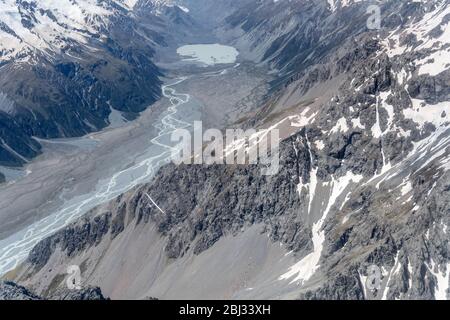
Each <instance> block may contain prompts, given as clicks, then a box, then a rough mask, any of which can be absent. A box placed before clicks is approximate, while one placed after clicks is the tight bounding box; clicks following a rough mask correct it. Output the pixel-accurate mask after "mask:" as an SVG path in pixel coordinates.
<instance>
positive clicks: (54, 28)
mask: <svg viewBox="0 0 450 320" xmlns="http://www.w3.org/2000/svg"><path fill="white" fill-rule="evenodd" d="M140 10H142V11H143V13H142V14H140V13H139V12H140ZM152 10H153V8H152V7H151V3H150V4H148V6H145V4H141V5H140V6H139V7H138V8H137V9H136V10H134V9H133V8H132V7H131V6H130V2H129V1H121V0H111V1H101V2H97V1H91V0H84V1H77V2H73V1H69V0H62V1H57V2H55V1H12V0H4V1H1V2H0V39H2V41H1V42H0V87H1V89H0V137H1V141H0V164H1V165H7V166H20V165H22V164H24V163H25V162H27V161H28V160H30V159H32V158H33V157H34V156H36V155H37V154H39V153H40V145H39V144H38V143H37V142H36V141H35V140H34V139H33V138H32V137H39V138H60V137H75V136H82V135H85V134H87V133H89V132H93V131H97V130H99V129H102V128H105V127H106V126H108V125H109V120H108V116H109V115H110V113H111V110H112V109H115V110H118V111H120V112H122V113H123V114H124V116H125V117H126V118H128V119H132V118H134V117H136V115H137V114H138V113H139V112H141V111H143V110H144V109H145V108H147V107H148V106H149V105H151V104H152V103H153V102H154V101H155V100H156V99H158V98H159V97H160V95H161V91H160V84H161V82H160V80H159V79H158V76H160V75H161V73H160V71H159V70H158V69H157V68H156V66H155V65H154V64H153V62H152V57H153V55H154V48H155V46H163V45H165V44H164V34H158V33H157V32H155V31H154V30H153V29H154V28H155V26H158V24H163V23H164V20H163V19H162V18H161V17H158V16H157V15H155V14H154V13H153V11H152ZM66 13H68V15H66ZM141 19H146V20H148V22H147V23H146V24H142V23H139V21H140V20H141Z"/></svg>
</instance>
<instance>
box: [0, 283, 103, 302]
mask: <svg viewBox="0 0 450 320" xmlns="http://www.w3.org/2000/svg"><path fill="white" fill-rule="evenodd" d="M0 300H77V301H79V300H109V299H108V298H105V297H104V296H103V294H102V291H101V290H100V289H99V288H85V289H81V290H69V289H66V290H59V291H58V292H57V293H56V294H54V295H52V296H51V297H46V298H43V297H40V296H38V295H36V294H34V293H33V292H31V291H29V290H28V289H27V288H25V287H22V286H19V285H17V284H16V283H14V282H11V281H3V282H0Z"/></svg>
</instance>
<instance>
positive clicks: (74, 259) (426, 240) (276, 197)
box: [0, 0, 450, 299]
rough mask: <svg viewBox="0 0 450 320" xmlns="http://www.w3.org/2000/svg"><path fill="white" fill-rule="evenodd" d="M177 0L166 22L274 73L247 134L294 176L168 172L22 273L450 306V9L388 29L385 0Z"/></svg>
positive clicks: (245, 123)
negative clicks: (264, 142)
mask: <svg viewBox="0 0 450 320" xmlns="http://www.w3.org/2000/svg"><path fill="white" fill-rule="evenodd" d="M200 2H201V5H199V3H200ZM177 3H179V4H180V6H182V7H180V8H184V10H183V9H177V10H176V11H171V14H170V15H164V21H165V22H164V23H168V22H167V21H177V22H178V23H182V24H183V25H184V26H189V27H186V28H200V27H199V25H202V23H203V27H205V26H208V27H211V28H214V31H215V34H216V37H217V38H218V39H223V41H224V42H227V43H228V44H231V45H233V46H235V47H236V48H238V49H239V50H240V52H241V58H242V59H248V60H253V61H256V62H258V63H261V64H262V65H265V66H269V67H271V68H272V75H273V78H274V81H272V82H271V90H270V92H269V93H268V94H267V95H266V97H265V100H264V101H265V102H264V103H263V104H262V105H261V106H260V107H258V108H256V109H252V110H250V111H248V110H247V109H245V108H242V119H241V120H240V121H239V125H240V126H242V127H243V128H255V127H256V128H268V127H273V128H278V129H280V130H281V131H282V132H283V134H282V142H281V147H280V170H279V171H278V173H277V174H275V175H273V176H262V175H261V174H260V172H261V168H260V166H259V165H254V166H228V165H220V164H217V165H211V166H206V165H197V166H190V165H181V166H175V165H173V164H170V165H167V166H164V167H163V168H162V169H161V170H159V172H158V174H157V175H156V176H155V178H154V179H153V181H152V182H151V183H148V184H145V185H142V186H139V187H136V188H135V189H133V190H131V191H129V192H127V193H125V194H123V195H122V196H120V197H118V198H117V199H115V200H114V201H112V202H109V203H106V204H104V205H101V206H99V207H98V208H96V209H94V210H92V211H91V212H89V213H88V214H87V215H86V216H85V217H84V218H83V219H81V220H80V221H78V222H76V223H74V224H72V225H70V226H68V227H66V228H64V229H63V230H60V231H58V232H57V233H55V234H54V235H52V236H50V237H48V238H46V239H44V240H42V241H41V242H40V243H39V244H38V245H37V246H36V247H35V248H34V249H33V250H32V252H31V254H30V255H29V257H28V259H27V261H26V262H25V263H24V264H23V265H21V266H20V267H19V268H17V270H14V272H13V273H12V275H9V277H12V278H13V280H15V281H17V282H18V283H21V284H23V285H25V286H27V287H30V288H33V290H35V292H37V293H38V294H39V295H43V296H49V297H50V296H51V295H52V292H53V291H55V290H58V289H61V288H63V287H64V281H63V278H64V277H62V275H64V273H65V270H66V267H67V266H68V265H79V266H80V267H81V270H82V273H83V276H84V277H85V279H89V281H88V283H87V285H89V286H99V287H100V288H101V289H102V291H103V292H105V294H106V295H108V296H111V297H112V298H134V299H142V298H145V297H149V296H152V297H157V298H165V299H167V298H184V299H192V298H203V299H204V298H243V299H245V298H250V299H251V298H268V299H279V298H289V299H291V298H302V299H448V297H449V296H448V294H449V281H450V243H449V236H448V231H447V228H448V225H449V219H450V194H449V192H450V176H449V169H450V166H449V161H450V158H449V154H450V152H449V151H450V138H449V137H450V119H449V113H450V104H449V103H450V102H449V101H450V70H449V69H450V56H449V41H450V40H449V39H450V37H449V34H450V33H449V32H450V24H449V22H450V19H449V17H450V5H449V4H448V2H447V1H438V0H436V1H426V2H409V1H397V0H395V1H385V2H383V3H382V4H379V7H377V8H378V9H379V10H380V11H379V12H380V16H379V19H380V20H379V21H380V25H379V27H380V28H375V29H373V28H368V19H370V16H371V14H373V12H372V11H370V10H369V12H368V8H369V6H370V5H372V4H376V3H378V2H371V1H356V0H355V1H325V0H323V1H322V0H311V1H306V0H297V1H283V0H280V1H272V0H270V1H269V0H266V1H253V0H248V1H242V2H239V3H236V2H233V1H225V0H224V1H219V2H218V3H217V1H209V0H204V1H199V2H195V1H194V0H192V1H188V0H186V1H179V2H177ZM144 4H145V3H144V2H141V3H140V5H142V6H144ZM164 8H166V9H164ZM186 9H187V10H186ZM161 10H168V9H167V7H164V6H162V5H161V4H160V3H153V6H152V10H150V11H145V13H144V12H141V15H144V14H151V15H152V14H154V13H153V12H162V11H161ZM214 14H216V15H217V19H212V18H211V15H214ZM157 16H158V15H157ZM141 17H142V16H141ZM158 17H160V16H158ZM167 17H170V19H169V20H167V19H168V18H167ZM203 18H204V20H202V19H203ZM202 21H203V22H202ZM169 23H170V22H169ZM117 28H119V29H120V28H121V27H120V25H119V26H117ZM137 28H138V27H137ZM186 28H185V29H186ZM117 33H118V34H120V32H119V31H117ZM174 38H175V37H172V38H170V39H171V40H170V39H169V38H167V39H169V40H166V41H167V42H169V41H175V40H174ZM113 39H114V38H113ZM160 40H161V39H160ZM155 41H156V40H155ZM161 41H162V40H161ZM119 43H120V42H119ZM162 43H163V42H161V43H159V44H161V45H164V44H162ZM140 45H141V46H143V45H142V44H140ZM138 48H140V47H139V46H138ZM141 49H142V50H144V49H143V48H141ZM130 50H131V51H130V52H132V53H133V57H134V55H135V52H139V49H137V51H135V49H130ZM119 51H120V50H119ZM83 53H84V51H83ZM80 54H81V53H80ZM114 61H116V60H114ZM117 61H122V60H121V59H118V60H117ZM142 65H143V67H144V69H145V67H146V66H147V67H148V68H150V65H151V63H150V62H149V64H146V63H143V64H142ZM57 68H59V69H60V70H61V71H59V72H60V73H61V72H62V73H66V74H67V77H71V76H72V75H73V74H77V71H74V70H77V67H76V66H72V65H65V64H63V65H60V66H59V67H57ZM99 68H100V70H103V69H102V68H117V64H116V63H114V64H112V65H111V64H110V62H108V63H107V64H106V65H105V66H103V67H99ZM1 70H3V68H2V69H0V71H1ZM149 70H150V69H149ZM149 72H150V71H149ZM108 74H109V72H108ZM75 78H76V79H78V77H77V76H75ZM38 83H40V82H38ZM124 83H128V81H124ZM120 98H123V95H122V94H119V93H118V98H117V99H120ZM109 100H111V99H108V101H109ZM0 101H3V104H4V105H5V106H6V107H4V109H5V110H6V109H7V110H10V109H11V105H12V104H11V102H10V101H12V100H11V98H10V96H9V95H8V94H4V95H3V96H1V95H0ZM112 101H114V100H112ZM119 110H121V109H119ZM237 110H239V109H237ZM122 111H126V112H129V113H134V112H136V111H138V110H129V109H126V110H122ZM99 112H100V111H99ZM16 122H17V126H19V127H20V126H21V125H22V122H19V121H16ZM16 122H14V125H16ZM92 122H94V121H92ZM100 127H101V126H100ZM76 128H78V127H76ZM32 135H35V134H32ZM29 136H31V134H30V135H29ZM29 136H27V135H25V136H24V137H29ZM28 139H29V138H28ZM19 140H21V139H19ZM21 141H22V140H21ZM23 143H24V145H25V146H29V144H27V142H26V140H25V138H24V139H23ZM24 148H25V147H24ZM37 148H38V146H33V148H31V147H30V149H31V150H34V149H37ZM24 152H25V151H24ZM155 203H156V204H157V206H155ZM371 266H375V267H378V268H379V270H380V273H381V278H380V281H381V284H380V286H379V287H378V288H376V289H374V290H369V289H370V288H368V287H367V285H366V280H367V279H368V277H369V276H370V275H369V273H368V270H369V269H370V267H371ZM209 274H212V275H213V276H211V277H207V276H206V275H209ZM200 283H201V284H200ZM49 288H51V290H50V289H49Z"/></svg>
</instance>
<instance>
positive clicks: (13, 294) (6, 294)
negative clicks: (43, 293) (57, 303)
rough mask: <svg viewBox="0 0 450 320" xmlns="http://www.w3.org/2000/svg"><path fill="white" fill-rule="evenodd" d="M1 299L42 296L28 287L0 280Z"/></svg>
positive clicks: (30, 298)
mask: <svg viewBox="0 0 450 320" xmlns="http://www.w3.org/2000/svg"><path fill="white" fill-rule="evenodd" d="M0 300H40V298H39V297H38V296H37V295H35V294H33V293H32V292H30V291H28V289H26V288H24V287H22V286H19V285H17V284H15V283H14V282H10V281H6V282H0Z"/></svg>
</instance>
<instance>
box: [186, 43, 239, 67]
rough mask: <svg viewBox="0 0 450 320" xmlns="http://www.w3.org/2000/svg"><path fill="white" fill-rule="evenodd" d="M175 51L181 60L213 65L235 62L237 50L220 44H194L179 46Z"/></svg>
mask: <svg viewBox="0 0 450 320" xmlns="http://www.w3.org/2000/svg"><path fill="white" fill-rule="evenodd" d="M177 53H178V54H179V55H180V56H182V57H183V58H184V59H183V61H192V62H198V63H202V64H205V65H207V66H213V65H215V64H226V63H235V62H236V59H237V56H238V55H239V51H237V50H236V48H233V47H230V46H224V45H221V44H217V43H215V44H194V45H186V46H182V47H179V48H178V49H177Z"/></svg>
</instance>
